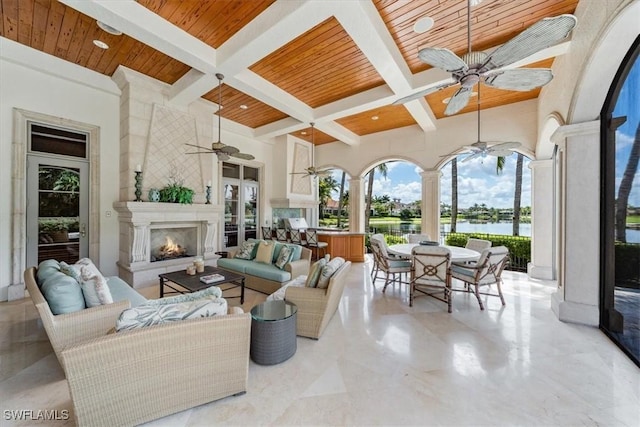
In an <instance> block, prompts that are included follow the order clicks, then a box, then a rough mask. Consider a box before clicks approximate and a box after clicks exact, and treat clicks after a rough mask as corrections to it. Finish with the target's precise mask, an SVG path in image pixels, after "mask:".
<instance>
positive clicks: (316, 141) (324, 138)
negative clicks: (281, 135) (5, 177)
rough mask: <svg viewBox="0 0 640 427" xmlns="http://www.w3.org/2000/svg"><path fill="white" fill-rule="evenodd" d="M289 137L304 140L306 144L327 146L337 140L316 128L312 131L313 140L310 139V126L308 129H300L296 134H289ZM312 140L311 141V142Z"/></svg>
mask: <svg viewBox="0 0 640 427" xmlns="http://www.w3.org/2000/svg"><path fill="white" fill-rule="evenodd" d="M289 135H293V136H296V137H298V138H300V139H304V140H305V141H307V142H313V145H322V144H328V143H330V142H336V141H337V139H335V138H334V137H332V136H331V135H328V134H326V133H324V132H322V131H321V130H318V129H317V128H314V129H313V138H312V137H311V126H309V127H308V128H304V129H300V130H299V131H297V132H291V133H290V134H289ZM312 140H313V141H312Z"/></svg>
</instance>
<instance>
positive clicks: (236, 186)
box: [223, 162, 260, 248]
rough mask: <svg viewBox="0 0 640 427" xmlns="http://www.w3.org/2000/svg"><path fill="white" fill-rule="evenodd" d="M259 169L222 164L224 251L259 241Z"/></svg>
mask: <svg viewBox="0 0 640 427" xmlns="http://www.w3.org/2000/svg"><path fill="white" fill-rule="evenodd" d="M259 190H260V187H259V182H258V169H256V168H252V167H249V166H242V165H235V164H232V163H226V162H225V163H223V192H224V242H223V244H224V247H225V248H228V247H232V246H237V245H239V244H241V243H242V242H244V241H245V240H247V239H255V238H257V237H258V234H257V230H258V223H259V215H258V194H259V192H260V191H259Z"/></svg>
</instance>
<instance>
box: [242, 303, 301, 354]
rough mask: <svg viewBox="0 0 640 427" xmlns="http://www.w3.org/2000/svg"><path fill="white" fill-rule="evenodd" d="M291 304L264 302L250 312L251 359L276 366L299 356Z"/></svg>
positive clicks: (292, 305) (293, 306)
mask: <svg viewBox="0 0 640 427" xmlns="http://www.w3.org/2000/svg"><path fill="white" fill-rule="evenodd" d="M297 312H298V307H296V305H295V304H293V303H291V302H288V301H265V302H263V303H262V304H258V305H257V306H255V307H253V308H252V309H251V351H250V353H251V359H253V361H254V362H256V363H258V364H260V365H275V364H277V363H282V362H284V361H285V360H287V359H289V358H290V357H291V356H293V355H294V354H295V352H296V348H297V347H296V313H297Z"/></svg>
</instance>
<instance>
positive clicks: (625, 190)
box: [600, 37, 640, 365]
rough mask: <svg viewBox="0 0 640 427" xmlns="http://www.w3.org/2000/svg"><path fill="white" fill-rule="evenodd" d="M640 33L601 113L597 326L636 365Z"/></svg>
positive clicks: (639, 340)
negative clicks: (600, 223) (600, 194)
mask: <svg viewBox="0 0 640 427" xmlns="http://www.w3.org/2000/svg"><path fill="white" fill-rule="evenodd" d="M639 92H640V37H638V38H637V39H636V41H635V42H634V44H633V45H632V47H631V49H630V50H629V53H628V54H627V56H626V57H625V59H624V60H623V61H622V64H621V65H620V69H619V70H618V73H617V74H616V77H615V79H614V81H613V84H612V86H611V89H610V91H609V94H608V96H607V98H606V100H605V103H604V106H603V110H602V114H601V120H602V122H601V128H602V133H601V135H602V145H601V148H602V159H603V161H602V169H601V174H602V175H601V176H602V186H603V190H604V191H603V194H602V200H601V206H602V210H601V211H602V235H601V238H602V242H603V245H602V248H603V249H602V258H603V260H604V263H603V267H602V269H603V271H602V280H601V284H600V286H601V291H600V295H601V298H600V327H601V328H602V329H603V330H604V331H605V332H606V333H607V335H609V336H610V337H611V339H612V340H613V341H614V342H616V343H617V344H618V345H619V346H620V347H621V348H622V349H623V350H624V351H625V352H626V353H627V354H629V356H630V357H631V359H632V360H634V362H635V363H636V364H638V365H640V173H639V170H638V163H639V160H640V95H639Z"/></svg>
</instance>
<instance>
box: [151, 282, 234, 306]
mask: <svg viewBox="0 0 640 427" xmlns="http://www.w3.org/2000/svg"><path fill="white" fill-rule="evenodd" d="M203 298H207V299H211V300H214V299H216V298H222V290H221V289H220V288H219V287H217V286H211V287H209V288H207V289H203V290H201V291H198V292H192V293H190V294H181V295H176V296H173V297H165V298H160V299H152V300H149V301H147V302H146V303H145V304H148V305H163V304H177V303H180V302H191V301H196V300H199V299H203Z"/></svg>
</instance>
